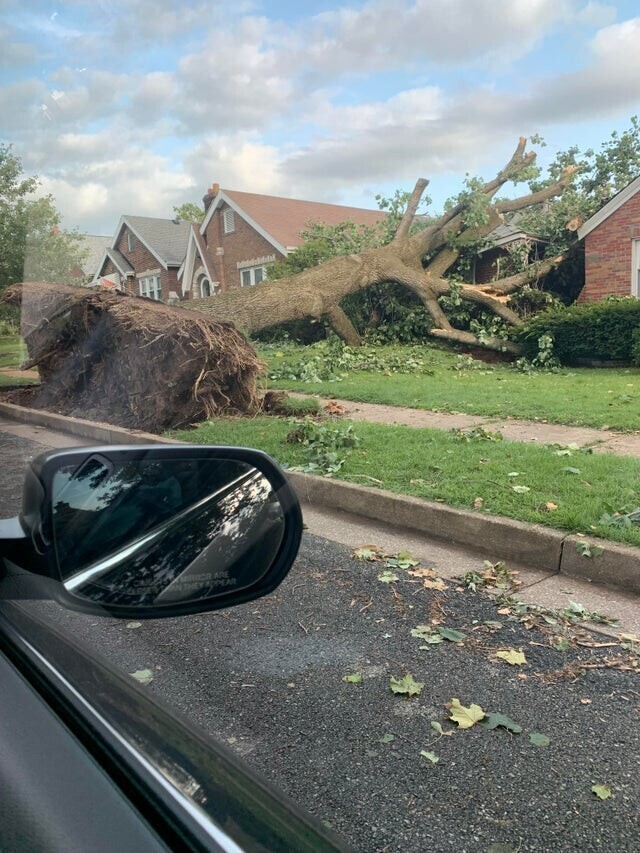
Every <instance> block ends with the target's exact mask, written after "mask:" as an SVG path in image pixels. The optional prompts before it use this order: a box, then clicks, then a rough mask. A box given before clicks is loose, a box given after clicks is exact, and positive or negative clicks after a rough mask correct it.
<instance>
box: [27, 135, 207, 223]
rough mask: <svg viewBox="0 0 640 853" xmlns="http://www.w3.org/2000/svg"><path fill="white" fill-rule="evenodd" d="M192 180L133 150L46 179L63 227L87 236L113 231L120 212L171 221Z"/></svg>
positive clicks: (166, 163) (164, 162)
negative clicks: (169, 219)
mask: <svg viewBox="0 0 640 853" xmlns="http://www.w3.org/2000/svg"><path fill="white" fill-rule="evenodd" d="M189 188H191V189H194V188H193V185H192V179H191V177H190V176H189V175H187V174H186V173H185V172H184V171H183V170H181V169H175V168H174V166H173V164H172V163H171V161H169V160H168V159H167V158H165V157H160V156H157V155H152V154H150V153H149V151H147V150H144V149H138V150H136V149H133V148H130V149H128V150H127V151H126V152H124V154H123V156H121V157H115V158H113V159H110V160H98V161H96V162H94V163H93V164H91V165H87V166H85V167H83V168H81V169H76V168H73V165H71V164H69V165H68V166H67V168H65V169H64V170H59V171H58V173H57V174H56V175H55V177H43V178H42V180H41V189H42V191H43V192H50V193H52V194H53V196H54V198H55V200H56V206H57V207H58V209H59V210H61V211H62V212H63V213H64V225H65V227H68V228H71V227H74V226H78V227H79V228H80V230H81V231H85V232H87V233H89V234H101V233H106V234H109V233H111V232H112V231H113V230H114V229H115V227H116V225H117V223H118V219H119V217H120V216H121V215H122V214H127V213H130V214H136V215H140V216H160V217H170V216H172V215H173V206H174V205H175V204H178V201H177V200H178V199H179V198H181V197H183V196H184V194H185V192H186V191H187V190H188V189H189Z"/></svg>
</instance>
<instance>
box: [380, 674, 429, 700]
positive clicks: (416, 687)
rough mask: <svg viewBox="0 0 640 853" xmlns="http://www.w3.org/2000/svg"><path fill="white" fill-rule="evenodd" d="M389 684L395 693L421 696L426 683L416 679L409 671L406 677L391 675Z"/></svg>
mask: <svg viewBox="0 0 640 853" xmlns="http://www.w3.org/2000/svg"><path fill="white" fill-rule="evenodd" d="M389 686H390V687H391V690H392V691H393V692H394V693H400V694H403V695H404V696H419V695H420V693H421V692H422V688H423V687H424V684H422V683H421V682H420V681H414V680H413V676H412V675H411V674H410V673H407V674H406V675H405V677H404V678H400V679H398V678H394V677H393V676H391V678H390V679H389Z"/></svg>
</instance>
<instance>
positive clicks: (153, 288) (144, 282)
mask: <svg viewBox="0 0 640 853" xmlns="http://www.w3.org/2000/svg"><path fill="white" fill-rule="evenodd" d="M138 288H139V290H140V296H146V297H147V299H155V300H156V301H157V302H162V284H161V282H160V276H159V275H147V276H142V277H140V278H138Z"/></svg>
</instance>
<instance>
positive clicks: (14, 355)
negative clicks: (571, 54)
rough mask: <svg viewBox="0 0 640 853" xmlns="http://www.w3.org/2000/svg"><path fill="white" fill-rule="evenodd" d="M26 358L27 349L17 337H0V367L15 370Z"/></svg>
mask: <svg viewBox="0 0 640 853" xmlns="http://www.w3.org/2000/svg"><path fill="white" fill-rule="evenodd" d="M26 357H27V348H26V346H25V345H24V341H23V340H22V338H21V337H19V336H18V335H3V336H0V367H10V368H13V369H15V370H17V369H18V368H19V367H20V365H21V364H22V362H23V361H24V360H25V358H26Z"/></svg>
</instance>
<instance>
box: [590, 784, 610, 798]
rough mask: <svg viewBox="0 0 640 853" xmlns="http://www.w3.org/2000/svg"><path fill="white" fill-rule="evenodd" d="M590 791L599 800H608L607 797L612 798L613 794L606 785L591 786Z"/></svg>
mask: <svg viewBox="0 0 640 853" xmlns="http://www.w3.org/2000/svg"><path fill="white" fill-rule="evenodd" d="M591 790H592V791H593V793H594V794H595V795H596V797H598V798H599V799H601V800H608V799H609V797H612V796H613V794H612V792H611V788H610V787H609V786H608V785H593V786H592V787H591Z"/></svg>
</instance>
